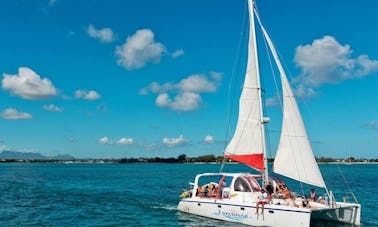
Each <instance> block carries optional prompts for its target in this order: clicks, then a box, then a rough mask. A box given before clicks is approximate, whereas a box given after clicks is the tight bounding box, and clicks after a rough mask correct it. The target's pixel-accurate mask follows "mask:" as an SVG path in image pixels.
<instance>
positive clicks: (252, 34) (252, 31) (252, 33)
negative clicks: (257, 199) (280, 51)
mask: <svg viewBox="0 0 378 227" xmlns="http://www.w3.org/2000/svg"><path fill="white" fill-rule="evenodd" d="M254 8H255V0H248V10H249V17H250V18H249V21H250V22H249V24H250V27H249V45H251V44H252V45H254V47H255V48H254V53H253V55H254V59H255V61H256V71H257V78H256V79H257V85H258V87H257V88H256V89H257V90H258V97H259V106H260V108H259V109H260V124H261V127H260V130H261V144H262V147H261V149H262V153H263V159H264V169H263V187H264V188H265V186H266V185H268V184H269V173H268V170H269V169H268V158H267V154H266V153H267V152H266V139H265V126H264V124H265V123H268V122H269V120H268V118H264V112H263V103H262V89H261V81H260V70H259V59H258V51H257V49H258V47H257V41H256V27H255V17H254V14H255V13H254ZM248 49H249V50H250V48H248ZM250 54H252V53H248V55H250ZM248 58H250V56H248Z"/></svg>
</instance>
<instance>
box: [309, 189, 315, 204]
mask: <svg viewBox="0 0 378 227" xmlns="http://www.w3.org/2000/svg"><path fill="white" fill-rule="evenodd" d="M309 199H310V201H313V202H315V201H316V192H315V189H314V188H311V190H310V195H309Z"/></svg>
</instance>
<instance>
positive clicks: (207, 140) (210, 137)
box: [204, 135, 214, 143]
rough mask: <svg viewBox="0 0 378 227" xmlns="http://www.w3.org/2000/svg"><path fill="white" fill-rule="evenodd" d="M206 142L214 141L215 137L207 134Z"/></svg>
mask: <svg viewBox="0 0 378 227" xmlns="http://www.w3.org/2000/svg"><path fill="white" fill-rule="evenodd" d="M204 142H205V143H214V137H213V136H210V135H207V136H205V139H204Z"/></svg>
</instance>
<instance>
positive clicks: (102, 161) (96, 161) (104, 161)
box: [0, 159, 378, 165]
mask: <svg viewBox="0 0 378 227" xmlns="http://www.w3.org/2000/svg"><path fill="white" fill-rule="evenodd" d="M122 160H123V159H72V160H59V159H0V164H1V163H62V164H80V163H88V164H154V163H155V164H159V163H160V164H197V165H203V164H222V162H185V161H183V162H177V161H176V162H175V161H164V160H161V161H146V160H140V159H139V160H133V161H129V162H125V161H122ZM269 163H273V162H269ZM317 163H318V164H322V165H324V164H331V165H333V164H340V165H365V164H378V162H371V161H370V162H366V161H365V162H343V161H340V162H317ZM224 164H231V165H234V164H239V163H238V162H230V161H229V162H225V163H224Z"/></svg>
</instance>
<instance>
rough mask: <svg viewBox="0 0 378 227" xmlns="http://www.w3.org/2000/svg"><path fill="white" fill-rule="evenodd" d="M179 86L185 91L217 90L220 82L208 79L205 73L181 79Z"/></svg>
mask: <svg viewBox="0 0 378 227" xmlns="http://www.w3.org/2000/svg"><path fill="white" fill-rule="evenodd" d="M177 87H178V88H179V89H180V90H181V91H185V92H196V93H202V92H215V91H216V90H217V87H218V84H217V83H216V82H215V81H211V80H208V79H207V78H206V77H205V76H204V75H192V76H189V77H188V78H185V79H183V80H181V81H180V82H179V83H178V84H177Z"/></svg>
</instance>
